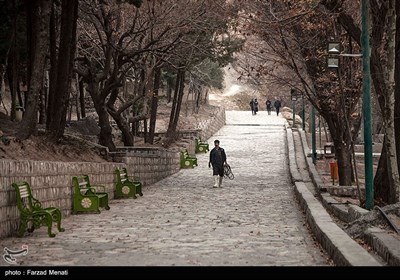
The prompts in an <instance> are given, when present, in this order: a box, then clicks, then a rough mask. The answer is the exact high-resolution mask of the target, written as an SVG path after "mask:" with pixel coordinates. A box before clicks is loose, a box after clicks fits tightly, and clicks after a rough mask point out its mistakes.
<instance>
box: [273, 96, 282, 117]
mask: <svg viewBox="0 0 400 280" xmlns="http://www.w3.org/2000/svg"><path fill="white" fill-rule="evenodd" d="M281 106H282V103H281V101H280V100H279V99H277V100H275V102H274V107H275V110H276V115H277V116H279V110H280V108H281Z"/></svg>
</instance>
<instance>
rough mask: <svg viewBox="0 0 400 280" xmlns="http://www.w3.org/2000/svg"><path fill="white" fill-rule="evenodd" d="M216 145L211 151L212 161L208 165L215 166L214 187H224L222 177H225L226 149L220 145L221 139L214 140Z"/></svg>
mask: <svg viewBox="0 0 400 280" xmlns="http://www.w3.org/2000/svg"><path fill="white" fill-rule="evenodd" d="M214 145H215V147H214V148H213V149H212V150H211V152H210V161H209V162H208V167H209V168H211V165H212V168H213V176H214V180H215V183H214V186H213V187H214V188H218V187H219V188H222V179H223V178H224V165H225V164H228V163H227V162H226V154H225V150H224V149H223V148H221V147H220V146H219V140H215V141H214Z"/></svg>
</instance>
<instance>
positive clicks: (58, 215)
mask: <svg viewBox="0 0 400 280" xmlns="http://www.w3.org/2000/svg"><path fill="white" fill-rule="evenodd" d="M53 218H54V221H56V222H57V229H58V231H59V232H63V231H65V229H64V228H62V227H61V211H60V210H59V209H57V210H56V211H55V212H54V216H53Z"/></svg>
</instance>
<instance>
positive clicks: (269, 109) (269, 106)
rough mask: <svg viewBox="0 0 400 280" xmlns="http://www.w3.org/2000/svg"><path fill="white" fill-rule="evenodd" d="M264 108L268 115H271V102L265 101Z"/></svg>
mask: <svg viewBox="0 0 400 280" xmlns="http://www.w3.org/2000/svg"><path fill="white" fill-rule="evenodd" d="M265 106H266V107H267V112H268V115H271V110H272V102H271V100H269V99H267V101H265Z"/></svg>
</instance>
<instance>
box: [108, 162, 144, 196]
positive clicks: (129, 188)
mask: <svg viewBox="0 0 400 280" xmlns="http://www.w3.org/2000/svg"><path fill="white" fill-rule="evenodd" d="M115 174H116V177H117V184H116V186H115V197H116V198H121V197H133V198H136V194H138V195H140V196H143V193H142V183H141V182H140V181H139V178H137V177H134V176H128V172H127V171H126V168H121V169H118V168H117V169H115Z"/></svg>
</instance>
